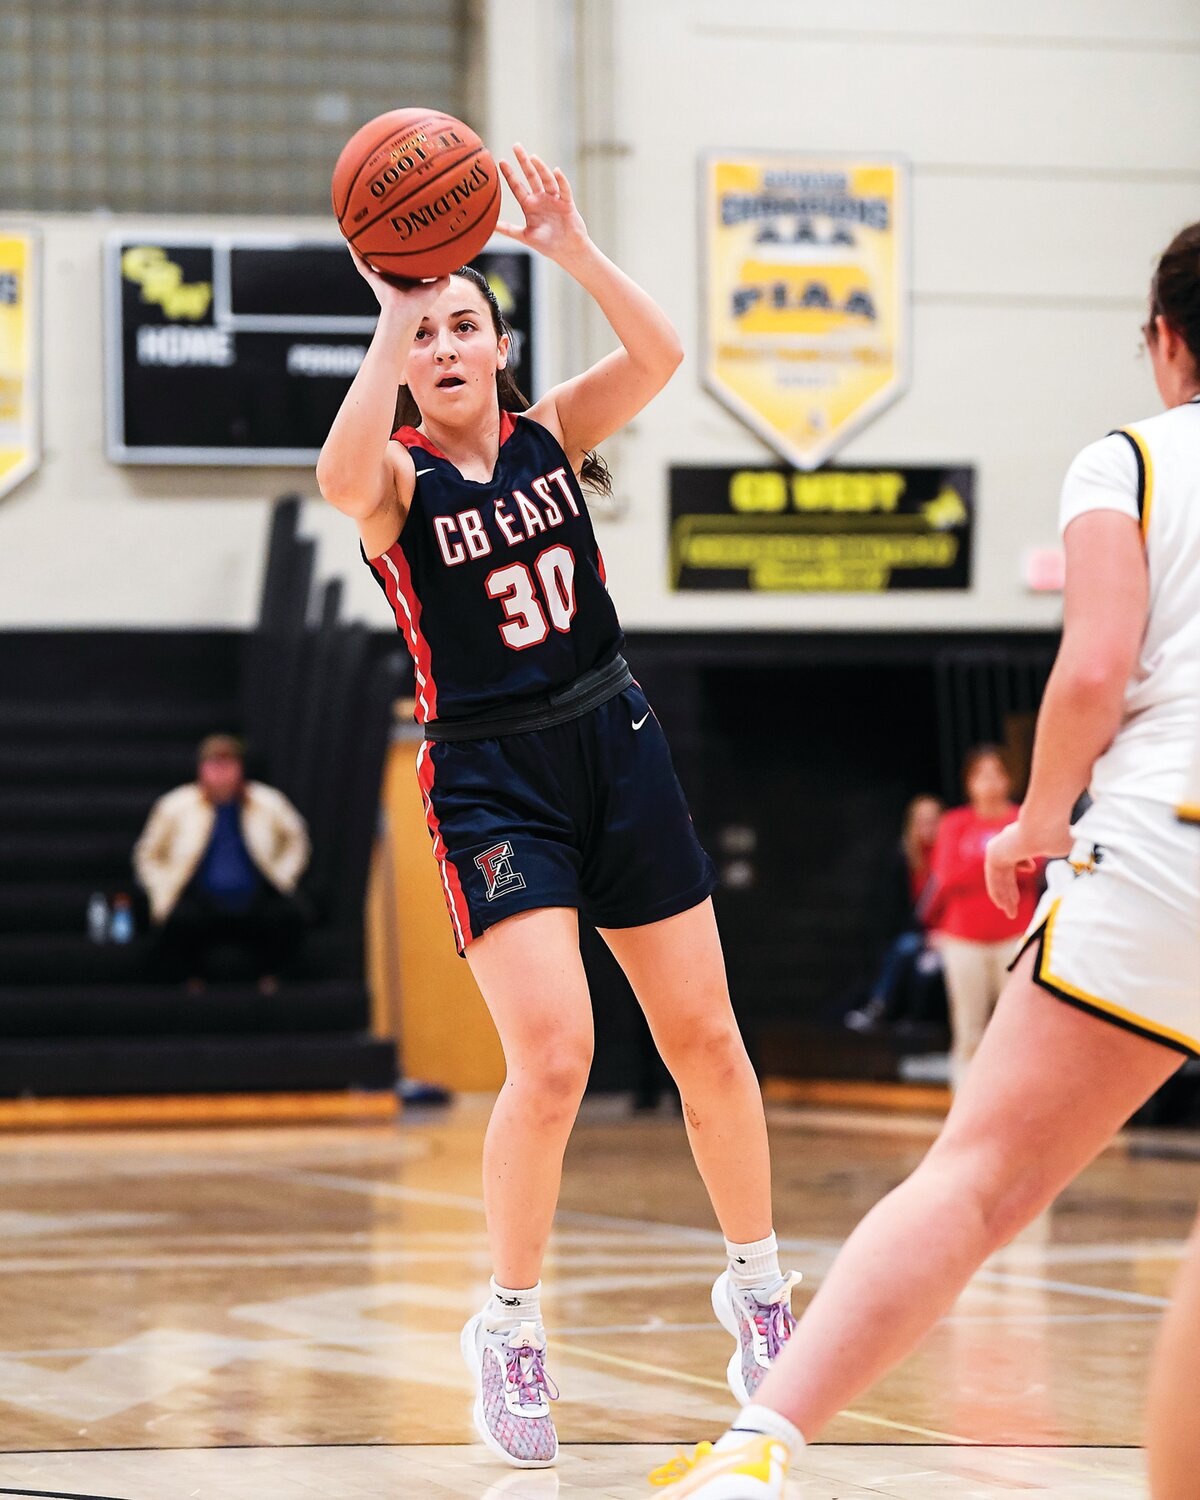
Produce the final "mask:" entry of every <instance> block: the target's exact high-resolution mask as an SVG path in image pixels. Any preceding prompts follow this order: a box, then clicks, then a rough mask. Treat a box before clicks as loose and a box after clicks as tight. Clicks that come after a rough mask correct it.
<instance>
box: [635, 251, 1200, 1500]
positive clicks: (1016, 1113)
mask: <svg viewBox="0 0 1200 1500" xmlns="http://www.w3.org/2000/svg"><path fill="white" fill-rule="evenodd" d="M1145 337H1146V343H1147V346H1148V348H1149V351H1150V358H1151V361H1152V363H1153V366H1154V378H1155V382H1156V384H1157V386H1158V390H1159V394H1160V395H1161V397H1162V400H1163V403H1164V405H1165V406H1166V407H1167V408H1168V409H1167V410H1166V411H1165V412H1164V413H1162V414H1161V415H1159V416H1156V417H1151V418H1149V419H1148V420H1147V421H1144V422H1137V423H1135V424H1134V425H1132V426H1129V427H1126V428H1123V429H1122V430H1121V431H1119V432H1115V433H1111V434H1110V435H1109V436H1108V437H1106V438H1103V439H1101V441H1099V442H1097V443H1092V444H1091V445H1090V446H1089V447H1087V448H1085V449H1084V450H1083V451H1082V453H1080V454H1079V456H1078V458H1076V460H1075V462H1074V463H1073V464H1072V465H1071V468H1070V470H1069V472H1068V474H1067V478H1066V482H1065V484H1064V486H1063V493H1062V506H1061V522H1062V527H1063V535H1064V546H1065V548H1066V559H1067V579H1066V597H1065V601H1064V606H1065V607H1064V619H1063V638H1062V645H1061V647H1060V650H1059V654H1058V659H1057V661H1056V663H1055V666H1054V671H1053V673H1052V674H1051V677H1050V681H1049V683H1048V685H1047V687H1046V694H1045V698H1044V699H1043V702H1042V708H1041V713H1040V715H1039V718H1038V727H1037V738H1036V742H1035V745H1034V753H1033V769H1032V775H1031V779H1030V783H1029V791H1028V794H1027V796H1026V799H1025V803H1024V805H1023V807H1022V808H1021V812H1020V816H1019V818H1018V820H1017V821H1016V823H1014V824H1012V825H1010V827H1008V828H1006V829H1005V830H1004V831H1003V832H1002V833H1000V834H998V835H997V837H996V838H995V839H994V840H993V841H992V842H991V844H990V845H989V847H988V857H987V879H988V889H989V892H990V893H991V896H992V899H993V900H994V901H995V903H996V905H997V906H999V907H1000V908H1001V909H1002V910H1003V911H1005V912H1007V913H1008V914H1009V915H1010V916H1011V915H1012V914H1013V913H1014V912H1015V911H1016V909H1017V901H1018V885H1017V879H1018V875H1019V873H1020V872H1021V871H1022V870H1025V869H1028V868H1029V866H1030V864H1031V863H1032V861H1034V860H1035V859H1037V858H1038V857H1039V856H1042V855H1049V856H1052V857H1054V856H1057V857H1058V860H1059V862H1058V863H1056V864H1052V865H1051V866H1050V868H1049V871H1048V880H1049V888H1048V890H1047V892H1046V895H1045V898H1044V900H1043V901H1042V903H1041V906H1040V907H1039V909H1038V910H1037V912H1036V913H1035V915H1034V918H1033V922H1032V924H1031V926H1030V928H1029V930H1028V932H1027V933H1026V936H1025V939H1024V943H1023V945H1022V948H1021V950H1020V952H1019V956H1018V959H1017V961H1016V962H1015V963H1014V966H1013V973H1012V978H1011V979H1010V980H1009V983H1008V985H1007V987H1006V989H1005V991H1004V994H1003V995H1002V996H1001V999H1000V1003H999V1006H998V1007H997V1010H996V1014H995V1016H994V1017H993V1019H992V1022H991V1025H990V1026H989V1028H988V1030H987V1032H986V1034H985V1035H984V1039H983V1043H982V1045H981V1047H980V1049H979V1052H978V1053H977V1055H976V1057H975V1061H974V1062H973V1063H972V1065H971V1069H970V1071H969V1073H968V1074H967V1077H966V1081H965V1083H964V1085H963V1087H962V1089H961V1091H960V1092H959V1093H958V1094H957V1096H956V1098H955V1101H954V1105H953V1108H952V1109H951V1112H950V1115H949V1118H948V1119H947V1121H946V1125H945V1128H944V1129H943V1131H942V1133H941V1135H940V1137H939V1138H938V1140H937V1141H936V1142H935V1144H934V1145H933V1147H932V1148H931V1150H930V1152H929V1154H928V1155H927V1156H926V1158H925V1160H924V1161H923V1162H922V1163H921V1165H920V1166H919V1167H918V1168H917V1170H916V1171H915V1172H914V1173H913V1175H912V1176H911V1177H910V1178H909V1179H908V1180H907V1181H906V1182H904V1183H902V1184H901V1185H900V1186H899V1187H898V1188H896V1189H895V1191H894V1192H892V1193H891V1194H890V1195H889V1196H888V1197H887V1198H885V1199H884V1200H883V1201H882V1203H880V1204H879V1205H878V1206H877V1207H876V1208H875V1209H873V1210H872V1212H871V1213H870V1214H868V1215H867V1217H866V1218H865V1219H864V1220H863V1222H862V1223H861V1224H860V1225H859V1226H858V1228H857V1229H856V1230H855V1231H854V1233H853V1234H852V1235H851V1236H850V1239H849V1240H848V1241H847V1243H846V1245H845V1246H844V1247H843V1249H842V1252H841V1254H840V1255H839V1256H838V1258H837V1260H836V1262H835V1263H834V1265H833V1268H832V1269H831V1271H830V1273H829V1275H828V1277H827V1278H826V1279H825V1282H824V1284H823V1285H822V1286H821V1288H820V1289H819V1291H818V1292H817V1294H816V1296H815V1297H814V1299H813V1301H812V1304H811V1305H810V1307H809V1308H808V1309H807V1311H806V1312H805V1314H804V1316H803V1317H802V1318H801V1319H800V1322H799V1325H798V1327H797V1328H796V1331H795V1333H794V1335H793V1337H792V1339H791V1341H790V1343H789V1346H788V1349H787V1351H786V1353H785V1354H784V1357H783V1358H782V1359H781V1360H780V1362H779V1364H778V1366H777V1367H776V1368H775V1369H774V1370H773V1371H772V1372H771V1373H770V1374H769V1375H768V1376H767V1378H766V1379H765V1380H764V1381H763V1383H762V1387H761V1389H760V1390H759V1393H758V1396H757V1397H756V1399H755V1402H754V1404H753V1405H751V1406H749V1407H748V1408H746V1409H744V1410H743V1411H742V1413H741V1415H740V1416H739V1417H738V1419H737V1421H736V1422H735V1423H734V1426H733V1428H732V1429H731V1430H730V1431H729V1432H728V1433H726V1434H725V1436H724V1437H723V1438H721V1440H720V1441H719V1442H718V1443H717V1445H716V1447H715V1449H713V1448H710V1447H709V1445H707V1444H704V1445H701V1448H700V1449H697V1450H696V1453H695V1455H694V1456H693V1457H692V1458H691V1459H688V1458H685V1457H681V1458H680V1459H678V1460H676V1461H675V1463H674V1464H672V1465H669V1466H667V1468H665V1469H664V1470H662V1471H660V1472H659V1473H658V1474H657V1475H656V1476H655V1479H656V1482H657V1483H672V1482H677V1483H678V1486H679V1488H678V1490H677V1491H676V1493H677V1494H678V1495H679V1496H680V1497H681V1500H682V1497H683V1496H689V1497H693V1500H781V1497H782V1495H783V1487H784V1473H785V1470H786V1467H787V1464H788V1461H789V1459H790V1458H791V1457H792V1456H793V1455H794V1454H795V1453H796V1452H797V1451H798V1450H799V1449H800V1448H801V1447H802V1446H803V1444H804V1441H805V1439H811V1438H813V1437H815V1436H816V1434H817V1433H818V1432H819V1431H820V1429H821V1428H822V1427H823V1426H824V1425H825V1423H826V1422H828V1421H829V1419H830V1418H831V1417H832V1416H834V1415H835V1414H836V1413H837V1412H839V1411H840V1410H842V1408H843V1407H845V1406H846V1405H847V1404H848V1403H849V1402H850V1401H852V1400H853V1399H854V1397H855V1396H857V1395H859V1394H860V1393H861V1392H862V1391H864V1390H865V1389H866V1388H867V1387H868V1386H869V1385H871V1384H872V1383H873V1382H874V1381H875V1380H877V1379H878V1378H879V1377H880V1376H881V1375H883V1374H884V1373H885V1372H886V1371H887V1370H889V1369H891V1367H892V1366H893V1365H895V1364H897V1363H898V1362H899V1361H900V1360H901V1359H903V1358H904V1356H905V1355H907V1354H908V1353H910V1351H911V1350H912V1349H913V1348H914V1346H915V1345H916V1344H917V1343H918V1341H919V1340H920V1339H921V1338H922V1337H923V1336H924V1335H925V1334H926V1333H927V1332H928V1331H929V1330H930V1329H931V1328H932V1327H933V1325H934V1323H936V1322H937V1320H938V1319H939V1318H940V1317H941V1316H942V1315H943V1314H944V1313H945V1312H947V1311H948V1309H949V1308H950V1307H951V1305H952V1304H953V1302H954V1300H955V1298H956V1297H957V1296H958V1294H959V1293H960V1292H961V1291H962V1289H963V1287H964V1286H965V1285H966V1284H967V1282H968V1280H969V1279H970V1277H971V1276H972V1274H973V1273H974V1272H975V1271H976V1270H977V1269H978V1267H979V1266H980V1265H981V1263H982V1262H983V1261H984V1260H985V1259H986V1258H987V1257H988V1256H989V1255H991V1254H992V1253H993V1252H994V1251H996V1250H998V1249H999V1248H1000V1247H1001V1246H1002V1245H1004V1244H1006V1243H1007V1242H1008V1241H1009V1240H1011V1239H1012V1237H1013V1235H1015V1234H1016V1233H1017V1231H1018V1230H1020V1229H1021V1228H1022V1227H1023V1226H1024V1225H1026V1224H1028V1223H1029V1222H1030V1221H1031V1220H1032V1219H1033V1218H1034V1217H1035V1216H1036V1215H1037V1214H1039V1213H1040V1212H1041V1211H1042V1210H1043V1209H1044V1208H1046V1207H1047V1206H1048V1205H1049V1204H1050V1203H1051V1202H1052V1201H1053V1199H1054V1198H1055V1196H1056V1195H1057V1194H1058V1193H1059V1192H1060V1191H1061V1190H1062V1189H1063V1188H1064V1187H1065V1186H1066V1184H1067V1183H1069V1182H1070V1181H1071V1179H1072V1178H1073V1177H1074V1176H1075V1175H1076V1174H1077V1173H1078V1172H1080V1171H1081V1170H1082V1169H1083V1167H1085V1166H1086V1165H1087V1163H1088V1162H1090V1161H1091V1160H1092V1158H1093V1157H1095V1156H1096V1155H1097V1153H1098V1152H1099V1151H1101V1150H1102V1149H1103V1147H1104V1146H1105V1145H1106V1144H1107V1143H1108V1141H1109V1140H1111V1138H1112V1136H1113V1134H1114V1133H1115V1132H1116V1131H1117V1130H1118V1129H1119V1128H1120V1127H1121V1126H1122V1125H1123V1124H1124V1123H1125V1121H1126V1120H1127V1119H1128V1118H1129V1116H1130V1115H1131V1114H1132V1113H1133V1112H1134V1111H1135V1110H1136V1109H1137V1108H1138V1107H1139V1106H1140V1105H1141V1104H1143V1103H1144V1102H1145V1100H1146V1099H1148V1098H1149V1097H1150V1095H1151V1094H1153V1093H1154V1092H1155V1090H1156V1089H1158V1088H1159V1087H1160V1085H1161V1084H1163V1083H1164V1082H1165V1081H1166V1079H1167V1078H1169V1077H1170V1075H1171V1074H1172V1073H1173V1072H1174V1071H1175V1070H1176V1068H1177V1067H1178V1066H1179V1065H1180V1062H1181V1060H1182V1059H1183V1058H1184V1057H1186V1056H1197V1055H1200V828H1197V827H1195V826H1192V825H1190V824H1189V823H1188V822H1187V821H1186V820H1185V818H1183V817H1181V816H1180V815H1179V814H1180V813H1181V812H1187V811H1188V810H1189V808H1188V807H1187V806H1182V805H1181V804H1180V798H1181V797H1182V796H1184V795H1186V794H1185V785H1186V783H1185V778H1186V776H1187V774H1188V768H1189V765H1190V764H1191V763H1192V756H1193V754H1194V751H1195V744H1196V734H1197V723H1198V713H1197V709H1198V706H1200V223H1197V224H1193V225H1191V226H1190V228H1188V229H1185V230H1183V231H1182V233H1180V234H1179V235H1178V236H1176V238H1175V239H1174V240H1173V241H1172V243H1171V244H1170V245H1169V246H1168V248H1167V250H1166V251H1165V253H1164V254H1163V256H1162V257H1161V259H1160V261H1159V265H1158V269H1157V272H1156V274H1155V277H1154V281H1153V283H1152V286H1151V292H1150V317H1149V321H1148V322H1147V324H1146V328H1145ZM1089 782H1090V784H1091V789H1092V794H1093V797H1094V799H1095V800H1094V803H1093V805H1092V807H1091V808H1090V809H1089V811H1088V812H1087V813H1086V814H1085V816H1084V817H1083V818H1082V819H1081V820H1080V821H1079V822H1078V823H1076V824H1075V825H1074V827H1070V826H1069V816H1070V812H1071V809H1072V806H1073V804H1074V802H1075V800H1076V798H1077V796H1078V794H1079V791H1080V788H1081V787H1083V786H1085V785H1087V784H1088V783H1089ZM1190 810H1191V811H1192V813H1193V815H1195V814H1196V813H1198V812H1200V808H1196V807H1194V806H1192V807H1191V808H1190ZM1198 1384H1200V1234H1198V1235H1197V1237H1196V1238H1194V1240H1193V1244H1192V1250H1191V1254H1190V1258H1189V1260H1188V1262H1187V1264H1186V1266H1185V1269H1184V1272H1183V1276H1182V1278H1181V1282H1180V1286H1179V1290H1178V1296H1177V1299H1176V1302H1175V1305H1174V1307H1173V1309H1172V1311H1171V1312H1170V1313H1169V1314H1168V1317H1167V1322H1166V1326H1165V1329H1164V1331H1163V1336H1162V1342H1161V1345H1160V1349H1159V1354H1158V1359H1157V1362H1156V1368H1155V1373H1154V1378H1153V1382H1152V1387H1151V1401H1150V1422H1149V1437H1148V1444H1147V1446H1148V1456H1149V1465H1150V1477H1151V1484H1152V1489H1153V1493H1154V1496H1155V1500H1185V1497H1186V1500H1196V1496H1197V1494H1198V1493H1200V1491H1198V1489H1197V1483H1198V1481H1197V1477H1196V1476H1197V1475H1198V1474H1200V1423H1197V1421H1196V1413H1195V1401H1196V1390H1197V1387H1198Z"/></svg>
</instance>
